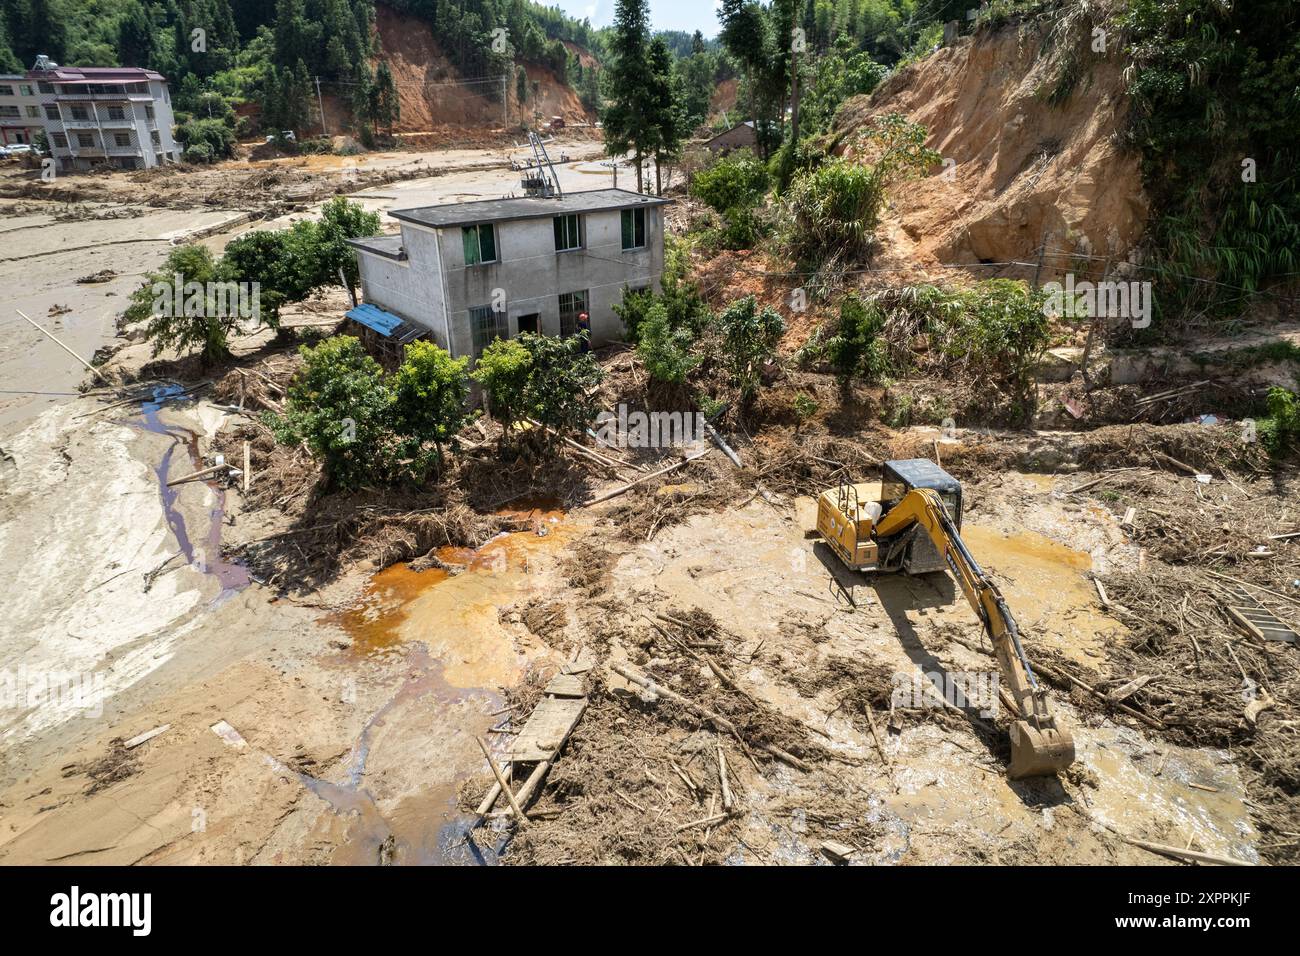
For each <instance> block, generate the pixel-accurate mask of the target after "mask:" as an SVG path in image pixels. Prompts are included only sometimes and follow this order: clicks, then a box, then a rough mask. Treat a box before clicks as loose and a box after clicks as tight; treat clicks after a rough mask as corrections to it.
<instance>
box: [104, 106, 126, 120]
mask: <svg viewBox="0 0 1300 956" xmlns="http://www.w3.org/2000/svg"><path fill="white" fill-rule="evenodd" d="M108 118H109V119H111V120H124V119H126V111H125V110H124V109H122V107H120V106H110V107H109V108H108Z"/></svg>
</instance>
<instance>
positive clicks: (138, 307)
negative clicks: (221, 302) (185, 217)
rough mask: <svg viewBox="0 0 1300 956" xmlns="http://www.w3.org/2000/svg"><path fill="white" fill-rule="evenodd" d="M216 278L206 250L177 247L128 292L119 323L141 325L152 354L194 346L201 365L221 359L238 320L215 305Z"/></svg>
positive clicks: (198, 247) (234, 314) (225, 309)
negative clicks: (214, 284)
mask: <svg viewBox="0 0 1300 956" xmlns="http://www.w3.org/2000/svg"><path fill="white" fill-rule="evenodd" d="M217 279H218V275H217V265H216V262H215V261H214V259H213V257H212V252H211V250H209V249H208V248H207V247H206V246H199V245H191V246H178V247H177V248H175V249H173V250H172V251H171V252H170V253H168V254H167V259H166V260H165V261H164V262H163V265H162V267H161V268H160V269H159V270H158V271H157V272H153V273H150V274H148V275H147V276H145V280H144V283H143V284H142V285H141V286H140V287H139V288H137V289H136V290H135V292H133V293H132V294H131V301H130V304H129V305H128V306H127V309H126V311H125V313H124V314H123V320H124V322H125V324H128V325H134V324H139V323H145V329H144V337H145V339H146V340H147V341H149V342H150V343H151V344H152V347H153V354H154V355H155V356H156V355H158V354H160V353H161V352H162V351H163V350H164V349H173V350H175V351H178V352H182V353H187V352H191V351H193V350H194V349H196V348H197V349H198V350H199V356H200V361H201V362H202V363H203V365H205V366H206V365H210V364H212V363H213V362H216V361H219V360H221V359H224V358H226V357H227V356H228V355H229V354H230V348H229V345H228V341H229V338H230V335H231V333H232V331H233V329H234V327H235V326H236V324H237V323H238V322H239V320H240V316H239V314H238V313H237V312H236V311H235V310H232V309H230V308H229V307H228V305H227V307H226V308H220V307H219V306H218V303H217V302H216V301H215V298H214V296H213V294H212V292H213V289H212V286H211V285H210V283H213V282H215V281H217ZM178 300H179V301H178Z"/></svg>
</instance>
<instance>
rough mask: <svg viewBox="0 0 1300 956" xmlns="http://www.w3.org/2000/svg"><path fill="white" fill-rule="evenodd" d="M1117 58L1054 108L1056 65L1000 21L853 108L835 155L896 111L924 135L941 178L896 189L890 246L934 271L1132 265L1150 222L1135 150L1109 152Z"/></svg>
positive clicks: (1035, 41) (1104, 61)
mask: <svg viewBox="0 0 1300 956" xmlns="http://www.w3.org/2000/svg"><path fill="white" fill-rule="evenodd" d="M1121 71H1122V64H1121V62H1120V59H1119V57H1118V55H1117V54H1112V56H1111V57H1109V58H1106V57H1102V58H1099V59H1097V60H1095V61H1094V62H1093V63H1092V64H1091V66H1090V68H1086V69H1085V72H1084V74H1083V76H1082V77H1081V78H1080V79H1079V81H1078V82H1077V83H1076V84H1075V86H1074V88H1073V89H1072V90H1071V91H1070V93H1069V95H1068V96H1067V97H1065V98H1064V99H1063V100H1061V101H1060V102H1058V103H1056V104H1055V105H1054V104H1053V103H1051V102H1049V96H1050V94H1051V93H1052V91H1053V90H1054V89H1055V88H1056V84H1057V76H1058V64H1057V61H1056V58H1055V57H1054V56H1053V55H1052V53H1051V51H1050V50H1047V51H1045V50H1044V45H1043V40H1042V36H1041V35H1040V34H1039V33H1037V32H1036V31H1033V30H1031V29H1029V28H1025V29H1019V28H1015V27H1009V28H1006V29H1004V30H1001V31H998V32H997V33H994V34H992V35H980V36H977V37H967V38H964V39H962V40H961V41H959V42H958V43H957V44H956V45H954V46H951V47H946V48H943V49H940V50H938V51H937V52H935V53H934V54H932V55H931V56H929V57H928V58H926V59H925V60H923V61H921V62H919V63H917V64H914V65H913V66H911V67H908V68H907V69H904V70H902V71H900V72H899V73H897V74H895V75H894V76H893V77H891V78H890V79H889V80H888V81H887V82H886V83H885V84H883V85H882V86H881V87H880V89H878V90H876V92H875V93H874V94H872V95H871V96H870V97H865V96H864V97H857V98H855V99H853V100H850V101H849V102H848V103H847V104H846V105H845V107H844V108H843V109H842V110H841V112H840V114H839V116H838V118H837V122H836V133H837V135H838V136H839V146H838V147H837V148H838V149H840V150H841V151H842V150H843V149H845V148H846V147H848V145H849V144H850V143H851V140H852V134H853V133H854V131H856V130H857V129H858V128H860V127H861V126H863V125H864V124H866V123H867V122H869V121H870V120H871V118H872V117H874V116H878V115H881V114H884V113H888V112H901V113H903V114H905V115H906V116H907V117H908V118H909V119H911V120H913V121H915V122H918V123H921V124H922V125H924V126H925V127H926V129H927V130H928V131H929V137H928V140H927V144H928V145H929V146H931V147H932V148H934V149H936V150H938V151H939V153H940V154H941V155H942V156H943V157H944V159H945V160H951V161H952V162H951V163H946V164H945V165H946V166H947V169H946V170H937V171H936V172H935V173H934V174H933V175H931V176H929V177H927V178H925V179H924V180H922V181H920V182H918V183H915V184H909V185H908V187H907V188H906V189H899V190H896V191H895V193H894V196H893V206H894V209H893V212H894V214H895V218H896V221H897V224H898V225H899V226H901V229H894V230H890V232H891V233H892V235H891V236H890V237H889V239H890V242H889V244H890V245H894V246H895V248H894V249H891V250H888V251H891V252H895V253H898V254H900V255H901V256H903V257H905V258H907V259H912V260H920V261H921V262H926V261H927V260H928V261H931V262H933V263H936V264H937V263H943V264H952V263H967V262H981V261H983V262H1011V261H1024V262H1036V261H1037V257H1038V252H1039V248H1040V246H1046V248H1047V250H1048V254H1047V257H1046V258H1045V260H1044V262H1043V267H1042V278H1044V279H1046V278H1050V277H1052V276H1053V275H1055V274H1058V273H1060V272H1062V271H1065V269H1066V268H1067V267H1069V265H1070V263H1069V259H1068V258H1067V257H1066V256H1064V255H1063V253H1069V254H1075V255H1092V256H1099V257H1102V260H1101V261H1098V262H1097V265H1101V264H1102V261H1104V260H1105V259H1106V258H1109V259H1111V260H1112V262H1116V261H1120V260H1123V259H1125V258H1126V257H1128V255H1129V253H1130V252H1131V251H1132V250H1133V248H1134V246H1135V245H1136V244H1137V242H1138V240H1139V239H1140V238H1141V236H1142V231H1143V228H1144V226H1145V223H1146V218H1147V201H1146V198H1145V196H1144V194H1143V191H1142V181H1141V176H1140V172H1139V165H1138V164H1139V160H1138V156H1137V155H1136V154H1134V153H1130V152H1126V151H1123V150H1122V149H1121V147H1120V146H1119V145H1118V142H1117V137H1116V135H1115V134H1116V132H1117V130H1119V128H1120V127H1121V125H1122V124H1123V122H1124V120H1125V116H1126V114H1127V112H1128V109H1129V103H1128V100H1127V98H1126V96H1125V94H1124V92H1123V82H1122V77H1121Z"/></svg>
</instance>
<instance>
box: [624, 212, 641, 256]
mask: <svg viewBox="0 0 1300 956" xmlns="http://www.w3.org/2000/svg"><path fill="white" fill-rule="evenodd" d="M645 225H646V223H645V210H644V209H624V210H623V249H624V250H628V249H644V248H645Z"/></svg>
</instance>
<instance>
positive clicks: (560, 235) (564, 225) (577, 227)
mask: <svg viewBox="0 0 1300 956" xmlns="http://www.w3.org/2000/svg"><path fill="white" fill-rule="evenodd" d="M581 248H582V217H581V216H579V215H578V214H577V213H570V214H568V215H567V216H556V217H555V251H556V252H569V251H570V250H573V249H581Z"/></svg>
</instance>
